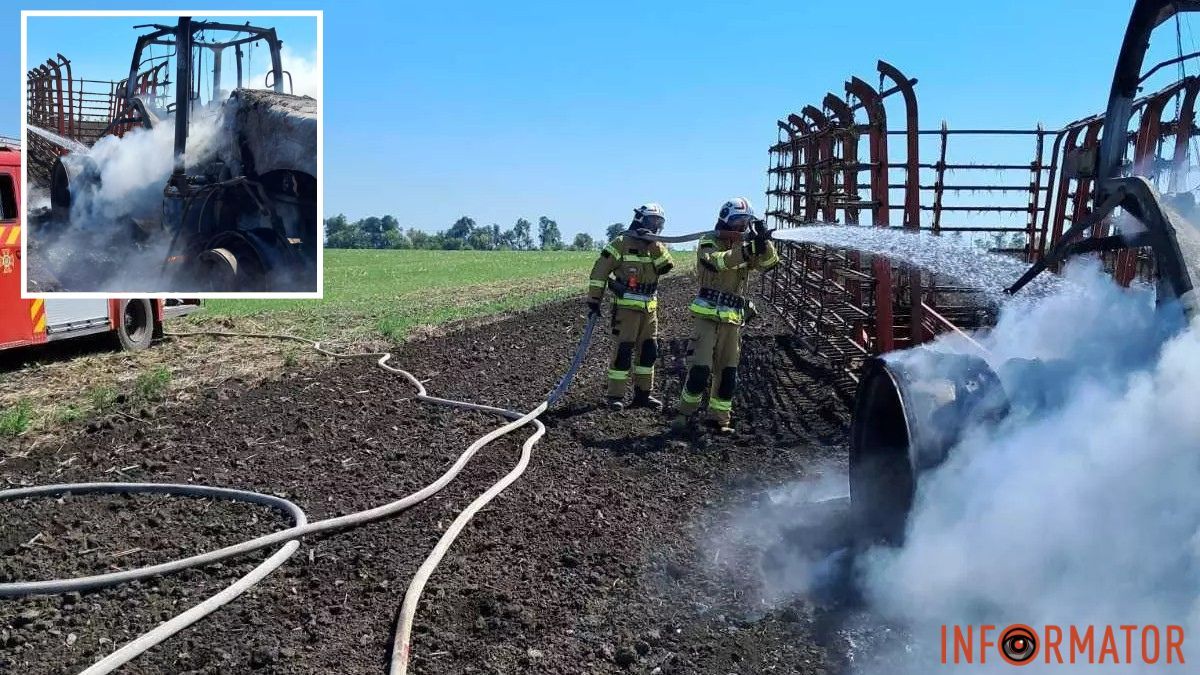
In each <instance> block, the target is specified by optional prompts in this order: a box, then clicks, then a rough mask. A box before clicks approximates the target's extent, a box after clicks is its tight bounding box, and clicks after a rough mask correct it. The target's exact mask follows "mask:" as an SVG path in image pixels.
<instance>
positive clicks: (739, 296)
mask: <svg viewBox="0 0 1200 675" xmlns="http://www.w3.org/2000/svg"><path fill="white" fill-rule="evenodd" d="M778 263H779V255H778V254H777V253H776V251H775V244H774V243H772V242H770V241H768V242H767V244H766V247H765V248H764V250H763V251H761V252H758V253H750V252H748V245H744V244H742V243H741V242H733V243H730V242H728V241H726V240H724V239H721V238H719V237H704V238H703V239H701V240H700V244H699V246H698V247H697V248H696V278H697V280H698V281H699V282H700V290H699V292H698V293H697V294H696V299H695V300H693V301H692V304H691V306H690V307H689V309H690V310H691V311H692V314H694V315H696V316H697V317H698V318H702V319H709V320H711V321H718V322H721V323H732V324H737V325H739V326H740V325H742V324H744V323H745V322H746V308H747V306H748V304H749V303H748V301H747V300H746V298H745V296H744V295H743V294H744V293H745V291H746V279H747V278H749V276H750V271H751V270H755V269H758V270H768V269H771V268H772V267H774V266H775V265H777V264H778Z"/></svg>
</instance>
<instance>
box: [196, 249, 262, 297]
mask: <svg viewBox="0 0 1200 675" xmlns="http://www.w3.org/2000/svg"><path fill="white" fill-rule="evenodd" d="M196 262H197V263H198V272H197V274H198V276H199V279H200V280H201V283H202V285H203V286H204V288H205V289H206V290H208V291H210V292H216V293H230V292H235V293H244V292H247V291H261V290H263V289H262V284H263V273H262V263H260V262H259V260H258V256H257V255H255V253H254V251H253V250H252V249H250V248H249V247H248V246H244V245H243V246H234V247H232V248H223V247H222V248H210V249H208V250H206V251H204V252H203V253H201V254H200V255H199V256H198V257H197V258H196Z"/></svg>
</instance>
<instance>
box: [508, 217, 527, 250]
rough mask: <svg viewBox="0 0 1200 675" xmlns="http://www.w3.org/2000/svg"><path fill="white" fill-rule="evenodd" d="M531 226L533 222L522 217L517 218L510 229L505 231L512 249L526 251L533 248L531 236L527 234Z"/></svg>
mask: <svg viewBox="0 0 1200 675" xmlns="http://www.w3.org/2000/svg"><path fill="white" fill-rule="evenodd" d="M532 227H533V223H531V222H529V221H528V220H525V219H524V218H518V219H517V222H516V223H513V227H512V229H511V230H509V232H508V233H507V238H508V243H509V244H510V245H511V246H512V248H513V249H514V250H517V251H528V250H530V249H531V248H533V237H531V236H530V234H529V231H530V229H531V228H532Z"/></svg>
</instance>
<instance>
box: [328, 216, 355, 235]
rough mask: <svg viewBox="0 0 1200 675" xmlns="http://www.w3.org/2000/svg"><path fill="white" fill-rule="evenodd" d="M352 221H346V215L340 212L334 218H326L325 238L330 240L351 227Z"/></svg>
mask: <svg viewBox="0 0 1200 675" xmlns="http://www.w3.org/2000/svg"><path fill="white" fill-rule="evenodd" d="M349 225H350V223H348V222H346V216H345V215H343V214H341V213H339V214H337V215H336V216H334V217H332V218H326V219H325V240H326V241H329V239H330V238H332V237H333V236H334V235H336V234H338V233H339V232H341V231H342V230H345V229H346V228H347V227H349Z"/></svg>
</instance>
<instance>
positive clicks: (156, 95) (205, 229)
mask: <svg viewBox="0 0 1200 675" xmlns="http://www.w3.org/2000/svg"><path fill="white" fill-rule="evenodd" d="M136 28H139V29H140V28H149V29H152V30H151V31H150V32H148V33H146V34H144V35H141V36H140V37H139V38H138V40H137V44H136V46H135V48H134V52H133V57H132V60H131V63H130V67H129V77H128V78H127V79H126V80H124V81H123V82H122V83H121V85H120V87H121V89H120V90H119V91H118V92H116V97H117V98H118V99H119V105H118V106H117V108H116V109H117V111H118V112H117V113H116V114H114V116H113V118H112V119H111V121H110V123H109V124H108V128H107V129H106V130H105V132H104V134H102V136H103V135H111V134H115V135H120V136H124V135H125V134H126V133H128V131H129V130H130V129H135V128H142V129H145V130H152V129H155V128H157V127H159V126H160V125H164V124H173V126H174V152H173V155H174V163H173V167H172V170H171V172H170V176H169V178H167V179H166V184H165V185H164V186H163V187H162V208H161V211H160V213H155V214H154V216H155V217H154V218H153V219H147V218H136V219H131V220H134V221H135V223H136V228H135V230H136V232H137V234H138V235H139V236H140V237H142V238H143V239H145V238H148V237H151V236H154V237H159V236H161V237H164V238H165V240H166V241H169V242H170V243H169V246H168V247H167V249H166V255H165V256H164V257H165V260H164V261H163V263H162V269H161V274H160V276H161V277H162V278H163V279H164V283H165V285H166V287H167V288H168V289H170V290H180V291H192V292H214V291H235V292H247V291H249V292H253V291H273V292H280V291H284V292H314V291H316V290H318V289H317V251H318V245H319V242H318V237H319V236H320V234H319V233H320V227H319V223H318V213H317V194H318V189H319V186H318V185H317V178H316V177H317V124H318V121H317V101H316V100H315V99H313V98H311V97H308V96H298V95H294V94H293V93H290V92H289V91H288V90H287V89H285V83H287V84H289V85H290V83H291V74H290V73H289V72H288V71H286V70H284V68H283V64H282V59H281V48H282V42H281V40H280V39H279V37H278V36H277V34H276V31H275V29H274V28H259V27H255V26H250V25H235V24H225V23H217V22H211V21H193V20H192V19H191V18H190V17H180V18H179V20H178V23H176V24H175V25H158V24H153V25H144V26H136ZM259 44H265V45H266V47H267V51H268V52H269V56H270V69H269V70H268V71H267V74H266V77H265V80H264V81H263V82H262V83H258V82H250V81H249V79H248V78H249V77H250V72H249V67H248V66H249V64H248V61H247V58H246V56H247V54H246V51H245V48H246V47H247V46H248V45H259ZM155 47H165V48H166V49H167V50H173V51H168V53H167V55H166V56H163V55H157V56H156V55H154V53H153V48H155ZM231 54H232V56H233V61H234V63H233V66H234V67H233V68H232V69H230V68H228V67H227V66H228V60H229V59H228V57H229V56H230V55H231ZM170 58H174V66H175V68H174V76H175V82H174V85H175V86H174V96H173V101H172V100H169V99H168V97H167V96H165V95H162V93H163V92H165V85H169V84H171V83H170V82H169V81H164V82H156V86H155V87H153V88H148V87H147V86H145V79H146V78H145V77H144V76H142V75H141V74H142V73H144V72H146V70H144V69H146V68H147V67H148V66H149V67H151V68H161V66H162V65H165V64H164V63H159V64H158V65H157V66H155V65H154V63H155V62H156V61H163V60H164V59H170ZM205 62H207V63H208V64H210V67H209V68H207V69H203V72H202V69H201V67H200V66H201V64H204V63H205ZM230 70H233V71H234V73H233V75H234V76H233V77H230V75H231V74H230V72H229V71H230ZM204 75H207V76H209V78H210V79H211V91H210V92H208V91H204V92H202V91H201V84H202V81H203V79H204V78H203V77H202V76H204ZM230 80H233V82H232V84H234V85H235V86H234V88H233V89H232V91H227V90H226V89H223V88H222V85H223V84H225V83H229V81H230ZM256 86H261V87H263V88H261V89H260V88H255V87H256ZM206 89H207V88H206ZM204 94H208V101H207V102H204V101H203V98H204ZM202 123H203V124H205V125H207V127H208V128H207V129H206V130H205V133H206V134H215V136H216V138H215V139H214V138H204V139H202V140H203V141H204V144H203V145H204V148H205V150H204V151H203V152H199V151H197V150H198V149H197V148H196V147H195V146H196V145H198V143H196V142H193V143H192V147H189V139H190V138H191V135H192V134H194V133H195V130H196V129H197V127H198V126H199V125H200V124H202ZM213 126H216V129H217V130H216V131H215V132H214V131H212V127H213ZM64 160H66V161H64ZM98 181H99V179H98V176H97V174H96V172H95V171H92V170H90V164H89V161H88V158H87V157H86V156H85V157H82V158H77V159H75V160H71V159H69V158H59V159H58V160H57V161H56V162H55V163H54V166H53V169H52V172H51V184H50V198H51V210H52V212H54V213H55V214H57V217H58V218H60V219H62V218H66V217H68V214H70V213H71V209H72V202H73V199H74V197H75V196H76V195H78V194H80V193H81V191H82V190H87V189H96V188H97V187H98ZM155 272H159V271H158V270H156V271H155ZM158 290H161V289H158Z"/></svg>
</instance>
